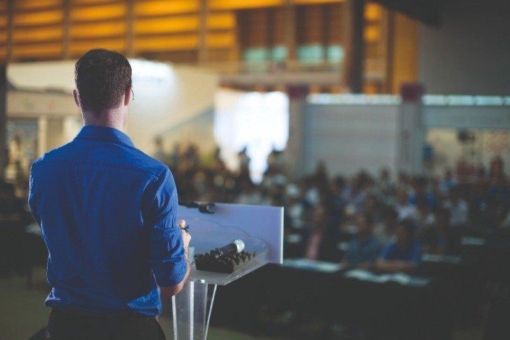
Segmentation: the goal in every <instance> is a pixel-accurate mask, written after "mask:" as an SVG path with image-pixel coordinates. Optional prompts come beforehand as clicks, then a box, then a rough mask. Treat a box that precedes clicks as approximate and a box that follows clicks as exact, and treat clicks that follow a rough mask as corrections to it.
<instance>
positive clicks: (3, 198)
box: [0, 181, 27, 223]
mask: <svg viewBox="0 0 510 340" xmlns="http://www.w3.org/2000/svg"><path fill="white" fill-rule="evenodd" d="M26 215H27V213H26V212H25V209H24V204H23V201H22V200H21V199H19V198H18V197H16V194H15V188H14V185H12V184H11V183H5V182H3V181H1V182H0V223H1V222H21V221H22V220H23V218H24V217H26Z"/></svg>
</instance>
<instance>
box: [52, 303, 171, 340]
mask: <svg viewBox="0 0 510 340" xmlns="http://www.w3.org/2000/svg"><path fill="white" fill-rule="evenodd" d="M46 339H51V340H166V337H165V334H164V333H163V330H162V329H161V326H160V325H159V323H158V321H157V320H156V318H154V317H149V316H143V315H98V314H90V313H85V312H81V311H76V310H69V309H61V308H53V309H52V310H51V312H50V317H49V320H48V328H47V332H46Z"/></svg>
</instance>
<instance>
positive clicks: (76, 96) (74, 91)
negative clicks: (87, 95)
mask: <svg viewBox="0 0 510 340" xmlns="http://www.w3.org/2000/svg"><path fill="white" fill-rule="evenodd" d="M73 97H74V102H75V103H76V105H77V106H78V107H80V108H81V106H80V97H79V96H78V91H76V89H74V90H73Z"/></svg>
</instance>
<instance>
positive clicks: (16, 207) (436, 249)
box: [0, 140, 510, 272]
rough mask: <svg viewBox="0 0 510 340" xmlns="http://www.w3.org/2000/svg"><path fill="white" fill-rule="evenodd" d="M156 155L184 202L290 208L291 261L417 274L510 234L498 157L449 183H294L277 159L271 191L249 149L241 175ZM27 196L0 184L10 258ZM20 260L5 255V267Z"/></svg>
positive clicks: (215, 162) (194, 155)
mask: <svg viewBox="0 0 510 340" xmlns="http://www.w3.org/2000/svg"><path fill="white" fill-rule="evenodd" d="M156 150H157V151H156V153H155V154H154V155H153V156H154V157H155V158H157V159H159V160H161V161H162V162H164V163H165V164H167V165H168V166H169V167H170V169H171V170H172V173H173V175H174V178H175V182H176V184H177V188H178V192H179V200H180V202H190V201H201V202H225V203H238V204H250V205H272V206H282V207H285V210H284V230H285V246H284V250H285V254H284V255H285V257H287V258H308V259H312V260H323V261H333V262H341V263H343V264H344V265H345V266H351V267H363V268H368V269H374V270H382V271H399V272H401V271H403V272H412V271H414V270H415V269H416V267H417V266H418V264H419V262H420V258H421V255H422V253H425V252H426V253H432V254H455V253H456V252H457V251H458V244H459V237H460V235H462V232H463V230H466V229H484V230H496V229H503V228H504V229H507V228H508V229H507V230H510V228H509V227H510V185H509V181H508V179H507V177H506V176H505V166H504V162H503V160H502V159H501V158H499V157H497V158H494V159H493V160H492V161H491V163H490V164H489V165H488V170H485V169H484V168H483V167H478V168H472V167H471V168H470V167H468V166H467V165H466V164H464V163H462V162H460V163H459V165H458V166H457V167H456V168H455V169H453V170H452V169H448V170H446V171H445V173H444V175H443V176H442V178H433V177H425V176H414V175H411V174H408V173H406V172H399V173H398V174H396V175H393V174H391V173H390V171H389V170H387V169H381V170H380V172H379V174H378V175H377V176H373V175H371V174H369V173H368V172H367V171H364V170H360V171H359V172H358V173H357V174H355V175H354V176H351V177H344V176H342V175H336V176H331V175H330V174H329V173H328V170H327V165H326V164H325V163H320V164H318V165H317V167H316V169H315V171H314V172H313V173H311V174H308V175H307V176H304V177H301V178H292V177H291V176H290V175H289V172H288V169H287V167H288V165H287V164H286V161H285V155H284V153H283V152H280V151H273V152H272V153H271V154H270V155H269V157H268V168H267V170H266V172H265V173H264V177H263V180H262V182H261V183H254V182H253V181H252V179H251V177H250V170H249V164H250V159H249V157H248V155H247V153H246V150H242V151H241V152H239V154H238V158H239V159H238V161H239V169H238V170H236V171H231V170H229V169H228V168H227V167H226V165H225V163H224V162H223V161H222V159H221V156H220V150H219V149H216V150H215V151H214V152H213V153H212V154H211V155H208V156H204V155H201V154H200V153H199V149H198V147H197V146H196V145H193V144H190V145H186V146H180V145H179V144H176V145H175V146H174V147H173V149H172V151H171V152H170V153H166V152H164V151H163V147H162V141H161V140H156ZM26 193H27V190H26V185H22V186H20V187H19V188H16V186H15V185H14V184H11V183H5V182H2V183H0V225H1V227H2V228H0V232H2V235H3V236H2V237H1V239H2V243H3V244H2V249H7V248H8V249H12V248H13V247H14V248H16V249H18V248H19V247H18V246H16V242H15V241H14V239H13V237H14V236H12V235H14V234H13V232H12V231H13V230H17V231H16V233H17V232H18V230H20V229H21V227H23V228H25V227H26V226H27V225H29V224H33V220H32V218H31V216H30V213H29V211H28V209H27V207H26ZM14 253H15V252H12V251H10V252H2V256H0V264H1V266H2V268H5V264H6V263H9V262H11V259H12V257H13V256H12V254H14ZM14 257H15V256H14Z"/></svg>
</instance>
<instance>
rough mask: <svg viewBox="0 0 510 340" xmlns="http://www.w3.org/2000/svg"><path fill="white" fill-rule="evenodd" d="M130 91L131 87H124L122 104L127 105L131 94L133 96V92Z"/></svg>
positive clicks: (130, 99)
mask: <svg viewBox="0 0 510 340" xmlns="http://www.w3.org/2000/svg"><path fill="white" fill-rule="evenodd" d="M132 91H133V87H132V86H130V87H128V88H127V89H126V92H124V106H128V105H129V104H130V103H131V101H132V100H133V98H132V96H134V94H133V92H132Z"/></svg>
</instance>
